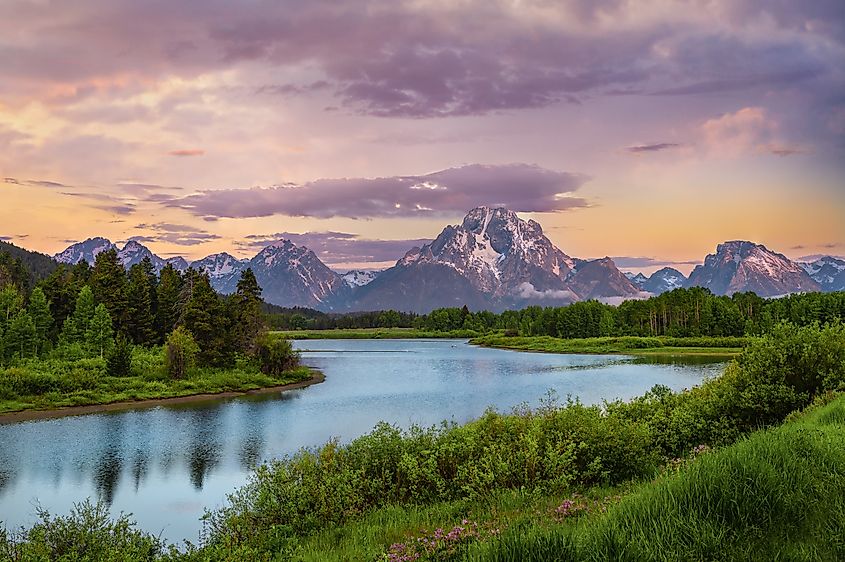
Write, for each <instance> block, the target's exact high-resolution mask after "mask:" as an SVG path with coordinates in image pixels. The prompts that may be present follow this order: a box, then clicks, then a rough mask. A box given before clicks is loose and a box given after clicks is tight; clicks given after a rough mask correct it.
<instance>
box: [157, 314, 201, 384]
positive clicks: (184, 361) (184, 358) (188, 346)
mask: <svg viewBox="0 0 845 562" xmlns="http://www.w3.org/2000/svg"><path fill="white" fill-rule="evenodd" d="M164 348H165V365H166V368H167V374H168V375H169V376H170V378H173V379H183V378H185V376H186V375H187V374H188V372H189V371H190V370H191V369H192V368H193V366H194V363H195V362H196V356H197V352H199V346H198V345H197V343H196V341H194V336H193V334H191V332H190V331H189V330H187V329H186V328H184V327H182V326H179V327H178V328H176V329H175V330H173V331H172V332H170V335H169V336H167V341H166V342H165V344H164Z"/></svg>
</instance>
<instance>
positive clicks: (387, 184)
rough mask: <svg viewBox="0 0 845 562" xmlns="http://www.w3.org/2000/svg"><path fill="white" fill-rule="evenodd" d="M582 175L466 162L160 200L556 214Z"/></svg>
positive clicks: (218, 208) (255, 213) (211, 208)
mask: <svg viewBox="0 0 845 562" xmlns="http://www.w3.org/2000/svg"><path fill="white" fill-rule="evenodd" d="M586 181H587V177H586V176H583V175H581V174H573V173H569V172H558V171H553V170H547V169H545V168H541V167H539V166H535V165H530V164H510V165H503V166H485V165H481V164H471V165H467V166H461V167H458V168H448V169H446V170H441V171H439V172H433V173H430V174H424V175H419V176H392V177H383V178H339V179H320V180H315V181H312V182H308V183H305V184H301V185H296V184H285V185H279V186H273V187H254V188H249V189H220V190H214V191H211V190H209V191H201V192H199V193H197V194H194V195H188V196H186V197H177V198H172V199H171V200H169V201H166V202H165V204H166V205H167V206H170V207H177V208H182V209H185V210H187V211H189V212H191V213H193V214H195V215H199V216H203V217H229V218H236V217H265V216H270V215H274V214H281V215H288V216H308V217H318V218H329V217H350V218H371V217H422V216H437V215H447V214H455V213H462V212H465V211H467V210H469V209H472V208H473V207H476V206H479V205H502V206H505V207H508V208H509V209H512V210H514V211H522V212H555V211H564V210H567V209H573V208H578V207H586V206H587V205H588V203H587V201H586V200H585V199H583V198H580V197H573V196H572V195H571V194H572V193H573V192H574V191H576V190H577V189H578V188H579V187H581V185H582V184H583V183H584V182H586Z"/></svg>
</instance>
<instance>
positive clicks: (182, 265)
mask: <svg viewBox="0 0 845 562" xmlns="http://www.w3.org/2000/svg"><path fill="white" fill-rule="evenodd" d="M164 263H165V265H167V264H170V265H172V266H173V269H175V270H176V271H181V272H182V273H184V272H185V270H187V269H188V268H189V267H190V266H191V264H189V263H188V260H186V259H185V258H183V257H182V256H175V257H172V258H167V259H166V260H164Z"/></svg>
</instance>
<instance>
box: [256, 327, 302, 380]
mask: <svg viewBox="0 0 845 562" xmlns="http://www.w3.org/2000/svg"><path fill="white" fill-rule="evenodd" d="M255 357H256V359H257V360H258V366H259V368H260V369H261V372H262V373H264V374H266V375H270V376H273V377H279V376H281V375H282V374H283V373H285V372H287V371H291V370H293V369H295V368H296V367H298V366H299V353H298V352H296V351H295V350H294V349H293V344H291V342H290V341H288V340H286V339H284V338H280V337H276V336H271V335H269V334H264V335H263V336H261V337H260V338H258V340H257V342H256V346H255Z"/></svg>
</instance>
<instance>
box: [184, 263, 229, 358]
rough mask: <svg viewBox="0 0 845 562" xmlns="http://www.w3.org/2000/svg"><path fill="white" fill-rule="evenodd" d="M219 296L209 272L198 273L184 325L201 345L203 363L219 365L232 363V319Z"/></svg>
mask: <svg viewBox="0 0 845 562" xmlns="http://www.w3.org/2000/svg"><path fill="white" fill-rule="evenodd" d="M224 312H225V311H224V308H223V305H222V303H221V302H220V297H219V295H218V294H217V293H216V292H215V291H214V289H213V288H212V287H211V283H210V282H209V280H208V276H207V275H197V276H196V277H195V278H194V281H193V291H192V292H191V298H190V300H189V301H188V303H187V304H186V305H185V310H184V314H183V325H184V326H185V328H187V329H188V331H190V332H191V334H192V335H193V337H194V340H195V341H196V343H197V345H198V346H199V354H198V356H197V359H198V362H199V363H200V364H201V365H213V366H215V367H220V366H224V365H228V364H230V363H231V362H232V359H233V356H232V346H231V338H230V337H229V333H230V332H229V329H230V327H231V326H230V321H229V319H228V318H227V315H226V314H225V313H224Z"/></svg>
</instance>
